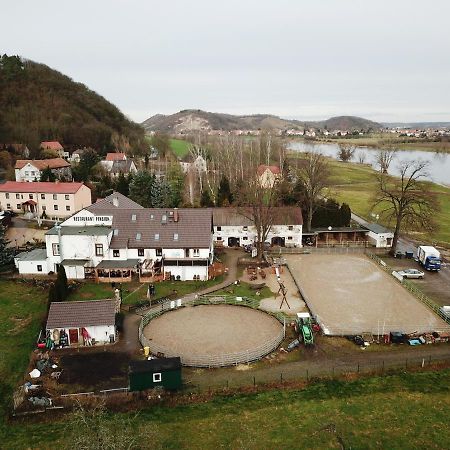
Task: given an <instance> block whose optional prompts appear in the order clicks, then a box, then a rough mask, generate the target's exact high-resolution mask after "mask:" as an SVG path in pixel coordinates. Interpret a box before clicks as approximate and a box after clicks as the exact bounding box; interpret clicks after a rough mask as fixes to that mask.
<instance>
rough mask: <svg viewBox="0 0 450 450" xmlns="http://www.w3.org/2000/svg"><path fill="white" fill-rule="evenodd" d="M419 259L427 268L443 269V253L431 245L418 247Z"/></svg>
mask: <svg viewBox="0 0 450 450" xmlns="http://www.w3.org/2000/svg"><path fill="white" fill-rule="evenodd" d="M417 259H418V261H419V264H421V265H422V266H423V267H424V268H425V269H426V270H434V271H438V270H441V254H440V253H439V250H437V249H436V248H434V247H431V246H430V245H420V246H419V247H418V248H417Z"/></svg>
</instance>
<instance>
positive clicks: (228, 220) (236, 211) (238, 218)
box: [211, 206, 303, 227]
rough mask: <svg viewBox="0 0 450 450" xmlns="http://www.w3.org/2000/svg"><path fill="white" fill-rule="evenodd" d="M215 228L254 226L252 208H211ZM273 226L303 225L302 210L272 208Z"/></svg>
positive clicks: (297, 208) (286, 207)
mask: <svg viewBox="0 0 450 450" xmlns="http://www.w3.org/2000/svg"><path fill="white" fill-rule="evenodd" d="M211 212H212V215H213V223H214V226H215V227H217V226H219V227H220V226H227V225H228V226H249V225H253V221H252V220H251V219H250V218H251V210H250V208H232V207H230V208H211ZM271 214H272V215H273V222H272V224H273V225H302V224H303V217H302V210H301V209H300V208H299V207H297V206H276V207H273V208H272V212H271Z"/></svg>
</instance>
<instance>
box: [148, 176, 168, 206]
mask: <svg viewBox="0 0 450 450" xmlns="http://www.w3.org/2000/svg"><path fill="white" fill-rule="evenodd" d="M151 193H152V206H153V208H168V207H170V201H171V190H170V185H169V184H168V183H167V182H166V181H164V180H155V181H154V182H153V185H152V189H151Z"/></svg>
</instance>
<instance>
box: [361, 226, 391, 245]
mask: <svg viewBox="0 0 450 450" xmlns="http://www.w3.org/2000/svg"><path fill="white" fill-rule="evenodd" d="M363 226H364V228H367V230H369V232H368V233H367V239H368V241H369V243H370V244H371V245H373V246H375V247H377V248H391V247H392V241H393V239H394V232H393V231H391V230H389V229H387V228H386V227H383V226H382V225H379V224H378V223H368V224H365V225H363Z"/></svg>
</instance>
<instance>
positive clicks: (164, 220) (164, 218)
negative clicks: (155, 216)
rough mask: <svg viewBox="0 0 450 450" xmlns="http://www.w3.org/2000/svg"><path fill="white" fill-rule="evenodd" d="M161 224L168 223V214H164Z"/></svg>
mask: <svg viewBox="0 0 450 450" xmlns="http://www.w3.org/2000/svg"><path fill="white" fill-rule="evenodd" d="M161 222H162V223H166V222H167V214H163V215H162V217H161Z"/></svg>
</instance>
